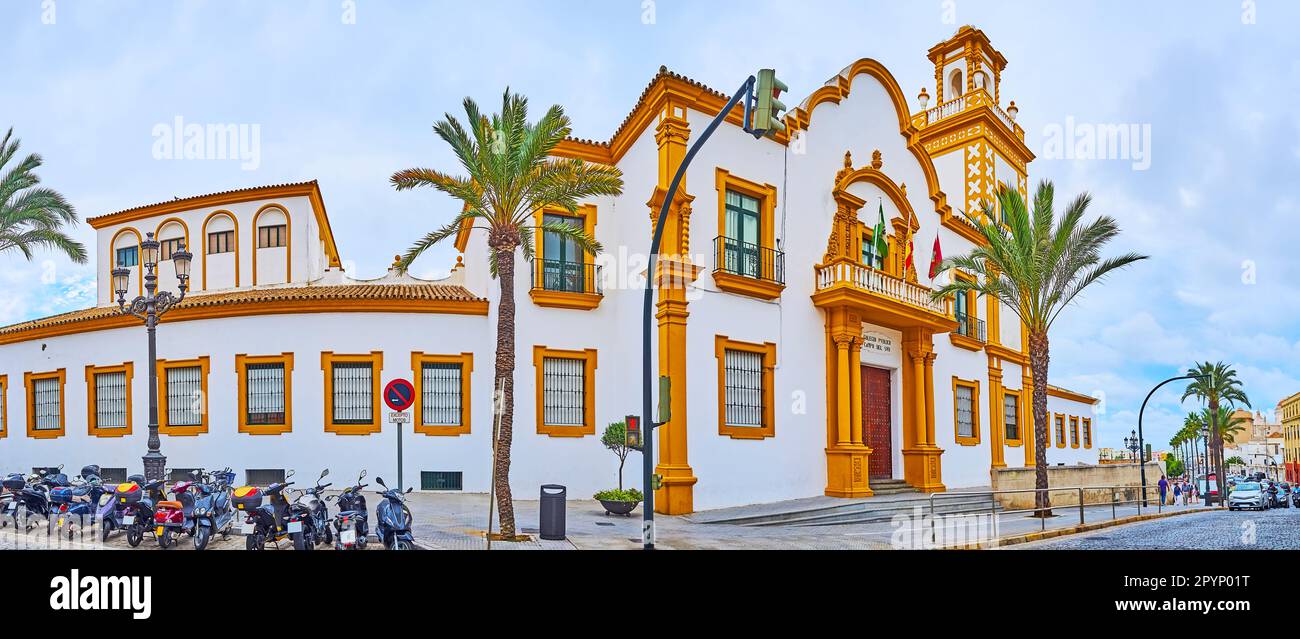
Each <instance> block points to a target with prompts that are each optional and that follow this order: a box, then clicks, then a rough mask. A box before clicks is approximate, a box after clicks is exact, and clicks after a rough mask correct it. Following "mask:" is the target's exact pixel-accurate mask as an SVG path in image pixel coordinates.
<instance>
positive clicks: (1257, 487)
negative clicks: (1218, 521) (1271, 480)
mask: <svg viewBox="0 0 1300 639" xmlns="http://www.w3.org/2000/svg"><path fill="white" fill-rule="evenodd" d="M1269 505H1270V504H1269V495H1268V492H1267V491H1266V490H1264V487H1263V486H1262V485H1261V484H1260V483H1259V482H1254V481H1248V482H1242V483H1240V484H1237V487H1236V488H1234V489H1233V490H1232V492H1231V493H1228V510H1240V509H1242V508H1254V509H1256V510H1267V509H1268V508H1269Z"/></svg>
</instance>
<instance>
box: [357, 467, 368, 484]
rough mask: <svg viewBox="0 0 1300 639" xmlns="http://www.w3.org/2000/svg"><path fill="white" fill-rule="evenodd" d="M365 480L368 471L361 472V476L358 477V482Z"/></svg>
mask: <svg viewBox="0 0 1300 639" xmlns="http://www.w3.org/2000/svg"><path fill="white" fill-rule="evenodd" d="M365 478H366V471H364V470H363V471H361V474H360V475H359V476H357V481H358V482H360V481H361V480H362V479H365Z"/></svg>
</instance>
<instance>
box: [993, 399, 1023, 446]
mask: <svg viewBox="0 0 1300 639" xmlns="http://www.w3.org/2000/svg"><path fill="white" fill-rule="evenodd" d="M1022 390H1024V389H1019V390H1017V389H1013V388H1006V387H1003V389H1002V403H1001V404H999V405H998V425H999V426H1001V427H1002V432H1003V433H1005V432H1006V430H1007V404H1006V401H1007V397H1014V398H1015V399H1016V435H1017V437H1016V438H1015V439H1011V438H1009V437H1008V438H1006V444H1007V445H1008V446H1013V447H1017V448H1018V447H1019V446H1020V445H1021V444H1022V443H1023V442H1024V440H1025V402H1024V395H1023V394H1022V393H1021V391H1022ZM1004 437H1005V435H1004Z"/></svg>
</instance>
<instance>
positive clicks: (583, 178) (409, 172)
mask: <svg viewBox="0 0 1300 639" xmlns="http://www.w3.org/2000/svg"><path fill="white" fill-rule="evenodd" d="M464 107H465V116H466V125H468V129H466V126H465V125H462V124H461V122H460V121H459V120H457V119H456V118H455V117H453V116H452V115H451V114H450V113H449V114H446V116H445V118H444V119H443V120H441V121H439V122H438V123H437V124H436V125H434V127H433V130H434V132H435V133H437V134H438V137H440V138H442V140H443V141H444V142H446V143H447V144H448V145H449V146H450V147H451V149H452V152H453V153H455V155H456V159H457V160H459V161H460V165H461V168H462V169H463V170H464V172H465V175H463V176H454V175H451V174H448V173H444V172H442V171H438V170H435V169H427V168H414V169H406V170H402V171H398V172H396V173H394V174H393V176H392V178H391V182H392V184H393V186H394V187H395V188H396V189H397V190H399V191H404V190H406V189H413V188H416V187H422V186H429V187H433V188H435V189H437V190H439V191H442V192H443V193H446V194H447V195H450V196H451V197H453V198H455V199H457V200H459V201H460V203H461V204H462V205H463V207H462V211H461V213H460V214H458V215H456V216H455V217H454V218H453V219H452V220H451V222H450V223H448V224H447V225H446V226H443V227H442V228H440V229H438V230H436V231H433V232H431V233H429V234H427V235H425V236H424V237H422V238H420V239H419V240H417V241H416V242H415V244H413V245H412V246H411V248H410V249H408V250H407V251H406V254H405V255H404V256H403V257H402V259H401V261H400V263H399V265H398V266H399V268H400V269H401V270H405V269H407V268H408V267H409V266H410V265H411V263H412V262H413V261H415V259H416V258H418V257H419V256H420V255H421V254H423V253H424V252H425V251H427V250H428V249H429V248H431V247H433V246H434V245H435V244H437V243H438V242H441V241H443V240H445V239H447V238H449V237H453V236H455V235H456V234H457V233H459V232H460V229H461V227H462V225H468V226H469V227H470V228H471V229H472V230H473V229H476V230H483V231H486V232H487V245H488V261H489V267H490V269H491V272H492V275H493V276H495V277H496V278H497V279H498V280H500V283H501V302H500V305H499V306H498V307H497V345H496V370H495V373H496V379H495V385H494V388H499V389H501V394H502V397H501V411H502V413H501V416H500V430H499V431H498V434H497V442H496V444H497V446H496V451H497V452H496V475H495V476H494V477H493V483H494V485H495V490H496V494H497V508H498V511H499V513H500V519H501V535H502V537H504V538H507V539H510V538H514V537H515V511H514V501H513V499H512V497H511V494H510V444H511V441H512V440H513V425H514V373H515V256H516V251H521V250H522V253H523V256H524V258H525V259H527V260H532V259H533V234H534V232H535V231H536V230H538V229H539V228H540V229H541V230H542V231H544V232H546V233H550V234H554V235H557V236H560V237H561V238H563V239H568V240H571V241H572V242H573V243H574V244H575V245H576V246H577V248H578V249H580V250H581V251H583V252H593V253H594V252H598V251H600V250H601V246H600V244H599V243H598V242H597V241H596V239H595V238H594V237H591V236H589V235H588V234H587V233H586V231H584V230H583V229H580V228H575V227H573V226H570V225H567V224H563V223H556V222H548V223H543V224H541V225H540V227H539V226H538V225H537V224H536V223H535V222H534V219H535V218H534V213H535V212H537V211H540V210H542V209H544V208H550V207H557V208H562V209H565V210H567V211H570V212H573V211H576V210H577V208H578V205H579V204H580V203H581V201H582V200H584V199H587V198H591V197H596V196H614V195H619V194H620V193H622V192H623V174H622V172H620V171H619V170H618V169H617V168H615V167H612V166H605V165H600V164H587V163H584V162H582V161H581V160H569V159H559V158H552V157H550V154H551V150H552V149H554V148H555V145H557V144H559V143H560V141H562V140H564V139H565V138H566V137H568V135H569V133H570V128H569V118H568V117H567V116H565V115H564V110H563V109H562V108H560V107H559V106H558V105H557V106H552V107H551V108H550V110H548V111H547V112H546V115H544V116H542V119H541V120H538V121H537V122H536V123H529V121H528V100H527V99H526V98H524V97H523V96H521V95H518V94H512V93H510V90H509V89H506V92H505V95H504V96H503V97H502V100H501V112H500V113H497V114H494V115H492V116H488V115H485V114H483V113H482V112H481V111H480V110H479V107H478V105H477V104H476V103H475V102H474V101H473V100H471V99H469V98H465V102H464ZM537 410H541V407H540V406H538V407H537Z"/></svg>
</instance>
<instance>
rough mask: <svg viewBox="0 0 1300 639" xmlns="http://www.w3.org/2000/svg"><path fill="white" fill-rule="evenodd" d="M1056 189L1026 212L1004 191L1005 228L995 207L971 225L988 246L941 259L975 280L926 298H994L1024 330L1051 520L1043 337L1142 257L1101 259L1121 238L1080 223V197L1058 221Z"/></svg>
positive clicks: (1041, 507) (1039, 464)
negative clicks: (1097, 286) (1083, 298)
mask: <svg viewBox="0 0 1300 639" xmlns="http://www.w3.org/2000/svg"><path fill="white" fill-rule="evenodd" d="M1054 196H1055V189H1054V187H1053V186H1052V183H1051V182H1048V181H1043V182H1041V183H1039V185H1038V190H1037V191H1036V192H1035V194H1034V210H1033V212H1032V214H1031V213H1030V211H1029V210H1028V207H1027V206H1026V204H1025V201H1024V199H1022V198H1021V197H1020V193H1019V192H1018V191H1016V190H1015V189H1012V188H1007V187H1006V186H1003V187H1002V188H1000V189H999V190H998V205H999V207H1000V208H1001V213H1002V218H1001V219H1002V220H1003V222H1004V224H1002V223H998V221H997V220H998V217H996V215H995V213H994V211H993V209H992V207H990V206H989V205H988V204H985V206H984V211H983V213H984V216H983V219H982V220H981V221H976V224H977V226H978V227H979V230H980V234H981V235H983V236H984V240H985V244H982V245H980V246H977V247H975V248H974V249H972V250H971V252H970V253H969V254H966V255H959V256H956V257H953V258H951V259H947V260H944V262H943V264H942V265H941V266H940V268H943V269H948V268H953V267H956V268H958V269H961V270H963V271H966V272H967V273H969V274H971V275H974V276H976V279H972V280H967V279H965V278H959V277H954V278H951V279H950V281H949V282H948V283H947V284H945V285H944V286H941V287H939V288H938V289H937V290H935V291H934V292H933V293H931V295H933V296H934V298H935V299H936V300H937V299H940V298H943V297H945V296H948V295H961V294H965V293H967V292H968V291H974V292H976V293H978V294H980V295H985V296H993V297H994V298H996V299H997V300H998V301H1000V302H1001V303H1002V304H1003V305H1005V306H1007V307H1009V308H1010V309H1011V310H1012V311H1013V312H1014V313H1015V314H1016V315H1017V316H1019V317H1020V321H1021V322H1022V323H1024V325H1025V327H1026V328H1028V330H1029V366H1030V370H1031V371H1032V372H1033V386H1034V394H1033V400H1034V401H1033V407H1034V451H1035V452H1034V476H1035V477H1034V487H1035V488H1036V489H1038V491H1037V493H1036V497H1035V502H1036V504H1035V508H1036V509H1037V511H1038V512H1037V515H1038V516H1040V517H1046V516H1050V515H1051V505H1052V504H1051V499H1050V498H1049V496H1048V494H1047V487H1048V485H1047V430H1048V424H1047V379H1048V378H1047V369H1048V362H1049V361H1050V359H1051V357H1050V351H1049V347H1048V339H1047V333H1048V331H1049V330H1050V329H1051V327H1052V323H1053V322H1055V321H1056V319H1057V318H1058V317H1060V314H1061V312H1062V311H1064V310H1065V308H1066V307H1068V306H1069V304H1070V302H1071V301H1073V300H1074V298H1075V296H1077V295H1078V294H1079V293H1080V292H1082V291H1083V290H1084V289H1085V288H1087V287H1088V286H1089V285H1091V284H1093V283H1095V282H1098V281H1100V280H1102V279H1103V278H1105V277H1106V276H1107V275H1108V274H1110V273H1112V272H1114V271H1116V270H1118V269H1120V268H1123V267H1125V266H1128V265H1129V264H1132V263H1134V262H1137V261H1139V260H1143V259H1146V256H1145V255H1138V254H1136V253H1125V254H1123V255H1120V256H1118V257H1112V258H1107V259H1102V257H1101V249H1102V247H1104V246H1105V245H1106V244H1107V243H1108V242H1110V241H1111V240H1112V239H1114V238H1115V237H1116V236H1117V235H1119V225H1118V224H1116V222H1115V220H1114V219H1112V218H1110V217H1107V216H1102V217H1099V218H1097V219H1095V220H1093V221H1091V222H1089V223H1086V224H1085V223H1083V215H1084V213H1085V212H1086V211H1087V209H1088V204H1089V203H1090V202H1091V201H1092V198H1091V197H1090V196H1089V195H1088V194H1087V193H1082V194H1080V195H1079V196H1078V197H1077V198H1075V199H1074V201H1073V202H1071V203H1070V204H1069V206H1068V207H1066V209H1065V211H1064V213H1063V214H1062V215H1061V217H1060V219H1059V220H1058V219H1057V217H1056V214H1055V211H1054V210H1053V199H1054Z"/></svg>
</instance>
